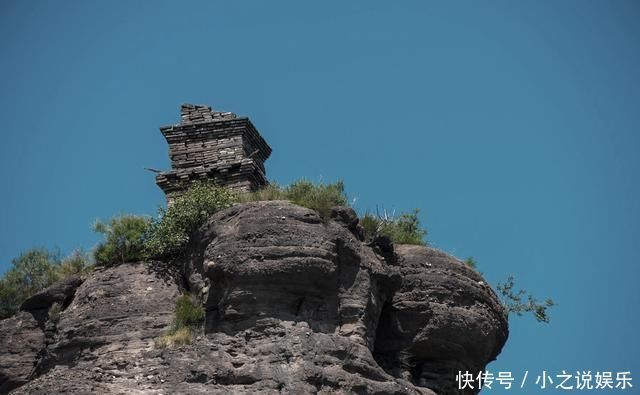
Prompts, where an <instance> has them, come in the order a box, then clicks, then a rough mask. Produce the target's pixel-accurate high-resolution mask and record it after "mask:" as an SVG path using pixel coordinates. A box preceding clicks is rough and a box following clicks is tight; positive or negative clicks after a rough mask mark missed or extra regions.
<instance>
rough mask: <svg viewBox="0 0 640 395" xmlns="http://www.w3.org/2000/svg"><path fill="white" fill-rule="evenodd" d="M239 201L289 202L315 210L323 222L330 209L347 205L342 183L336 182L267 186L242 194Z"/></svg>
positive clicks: (304, 182)
mask: <svg viewBox="0 0 640 395" xmlns="http://www.w3.org/2000/svg"><path fill="white" fill-rule="evenodd" d="M239 199H240V201H241V202H250V201H260V200H289V201H291V202H292V203H295V204H297V205H299V206H302V207H306V208H310V209H312V210H316V211H317V212H318V214H319V215H320V217H321V218H322V219H324V220H326V219H328V218H329V217H330V215H331V208H332V207H334V206H345V205H346V204H347V197H346V195H345V193H344V183H343V182H342V181H337V182H335V183H333V184H323V183H318V184H314V183H312V182H311V181H308V180H304V179H303V180H298V181H296V182H294V183H292V184H290V185H289V186H286V187H281V186H278V185H277V184H269V185H268V186H266V187H265V188H263V189H260V190H258V191H256V192H250V193H245V194H242V195H240V196H239Z"/></svg>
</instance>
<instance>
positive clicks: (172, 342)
mask: <svg viewBox="0 0 640 395" xmlns="http://www.w3.org/2000/svg"><path fill="white" fill-rule="evenodd" d="M204 317H205V312H204V308H203V307H202V305H201V304H200V303H199V302H198V300H197V299H196V298H195V297H194V296H193V295H189V294H184V295H182V296H180V297H179V298H178V299H177V300H176V316H175V318H174V320H173V322H172V323H171V326H170V327H169V329H168V330H167V331H166V332H165V334H164V335H163V336H162V337H160V338H159V339H157V340H156V342H155V345H156V347H158V348H166V347H173V346H179V345H183V344H191V342H192V341H193V334H194V332H195V331H196V329H197V328H199V327H200V326H202V324H203V322H204Z"/></svg>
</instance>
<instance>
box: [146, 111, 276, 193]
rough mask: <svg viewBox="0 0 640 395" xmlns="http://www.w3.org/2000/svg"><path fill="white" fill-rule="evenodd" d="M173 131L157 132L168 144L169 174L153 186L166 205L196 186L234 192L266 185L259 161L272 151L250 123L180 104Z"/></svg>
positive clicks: (161, 129)
mask: <svg viewBox="0 0 640 395" xmlns="http://www.w3.org/2000/svg"><path fill="white" fill-rule="evenodd" d="M180 115H181V120H180V123H179V124H177V125H171V126H163V127H161V128H160V131H161V132H162V134H163V135H164V137H165V138H166V139H167V143H169V156H170V157H171V170H170V171H167V172H163V173H159V174H158V175H157V176H156V184H158V186H159V187H160V188H162V190H163V191H164V193H165V195H167V199H168V201H171V200H172V199H173V198H174V197H176V196H178V195H179V194H180V193H181V192H182V191H183V190H184V189H185V188H186V187H188V186H189V184H190V183H191V182H193V181H195V180H212V181H214V182H215V183H217V184H219V185H225V186H227V187H229V188H230V189H232V190H235V191H252V190H256V189H258V188H259V187H261V186H263V185H266V184H267V179H266V177H265V169H264V161H265V160H267V158H268V157H269V155H270V154H271V147H269V145H268V144H267V143H266V141H264V139H263V138H262V136H260V133H258V131H257V130H256V128H255V127H254V126H253V124H252V123H251V121H250V120H249V118H246V117H237V116H236V114H233V113H230V112H219V111H215V110H213V109H212V108H211V107H208V106H200V105H193V104H183V105H182V107H181V109H180Z"/></svg>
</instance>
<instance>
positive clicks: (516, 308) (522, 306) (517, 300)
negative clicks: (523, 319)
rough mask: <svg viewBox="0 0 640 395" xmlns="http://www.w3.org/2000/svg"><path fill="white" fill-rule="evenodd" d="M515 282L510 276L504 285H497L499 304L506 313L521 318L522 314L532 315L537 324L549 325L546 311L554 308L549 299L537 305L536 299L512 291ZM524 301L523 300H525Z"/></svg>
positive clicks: (520, 292)
mask: <svg viewBox="0 0 640 395" xmlns="http://www.w3.org/2000/svg"><path fill="white" fill-rule="evenodd" d="M514 283H515V280H514V278H513V276H512V275H510V276H509V277H508V278H507V281H505V282H504V283H498V285H497V286H496V288H497V289H498V291H499V292H500V295H501V302H502V305H503V306H504V308H505V310H506V311H507V313H515V314H516V315H518V316H521V315H522V314H524V313H531V314H533V316H534V318H535V319H536V321H538V322H544V323H549V321H550V317H549V312H548V309H549V308H551V307H553V306H555V302H554V301H553V299H551V298H547V299H545V301H544V302H542V303H539V302H538V300H537V299H536V298H534V297H533V296H531V295H530V294H528V293H527V292H526V291H525V290H522V289H521V290H519V291H517V292H515V291H514ZM525 297H526V301H524V300H523V299H525Z"/></svg>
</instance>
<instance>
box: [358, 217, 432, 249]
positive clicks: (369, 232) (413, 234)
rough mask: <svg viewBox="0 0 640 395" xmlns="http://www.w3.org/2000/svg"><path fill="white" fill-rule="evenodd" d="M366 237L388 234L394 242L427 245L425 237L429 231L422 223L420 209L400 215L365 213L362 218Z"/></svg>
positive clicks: (372, 237) (370, 238)
mask: <svg viewBox="0 0 640 395" xmlns="http://www.w3.org/2000/svg"><path fill="white" fill-rule="evenodd" d="M360 224H361V225H362V227H363V228H364V234H365V238H366V239H368V240H372V239H374V238H375V237H376V236H378V235H384V236H388V237H389V238H391V240H393V242H394V243H398V244H417V245H426V241H425V240H424V237H425V236H426V234H427V231H426V230H425V229H423V228H422V227H421V225H420V219H419V218H418V209H415V210H414V211H413V212H411V213H403V214H400V216H398V217H394V216H393V215H391V214H388V213H387V212H386V211H385V212H384V214H382V215H381V214H379V213H377V214H375V215H374V214H371V213H365V214H364V215H363V216H362V217H361V218H360Z"/></svg>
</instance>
